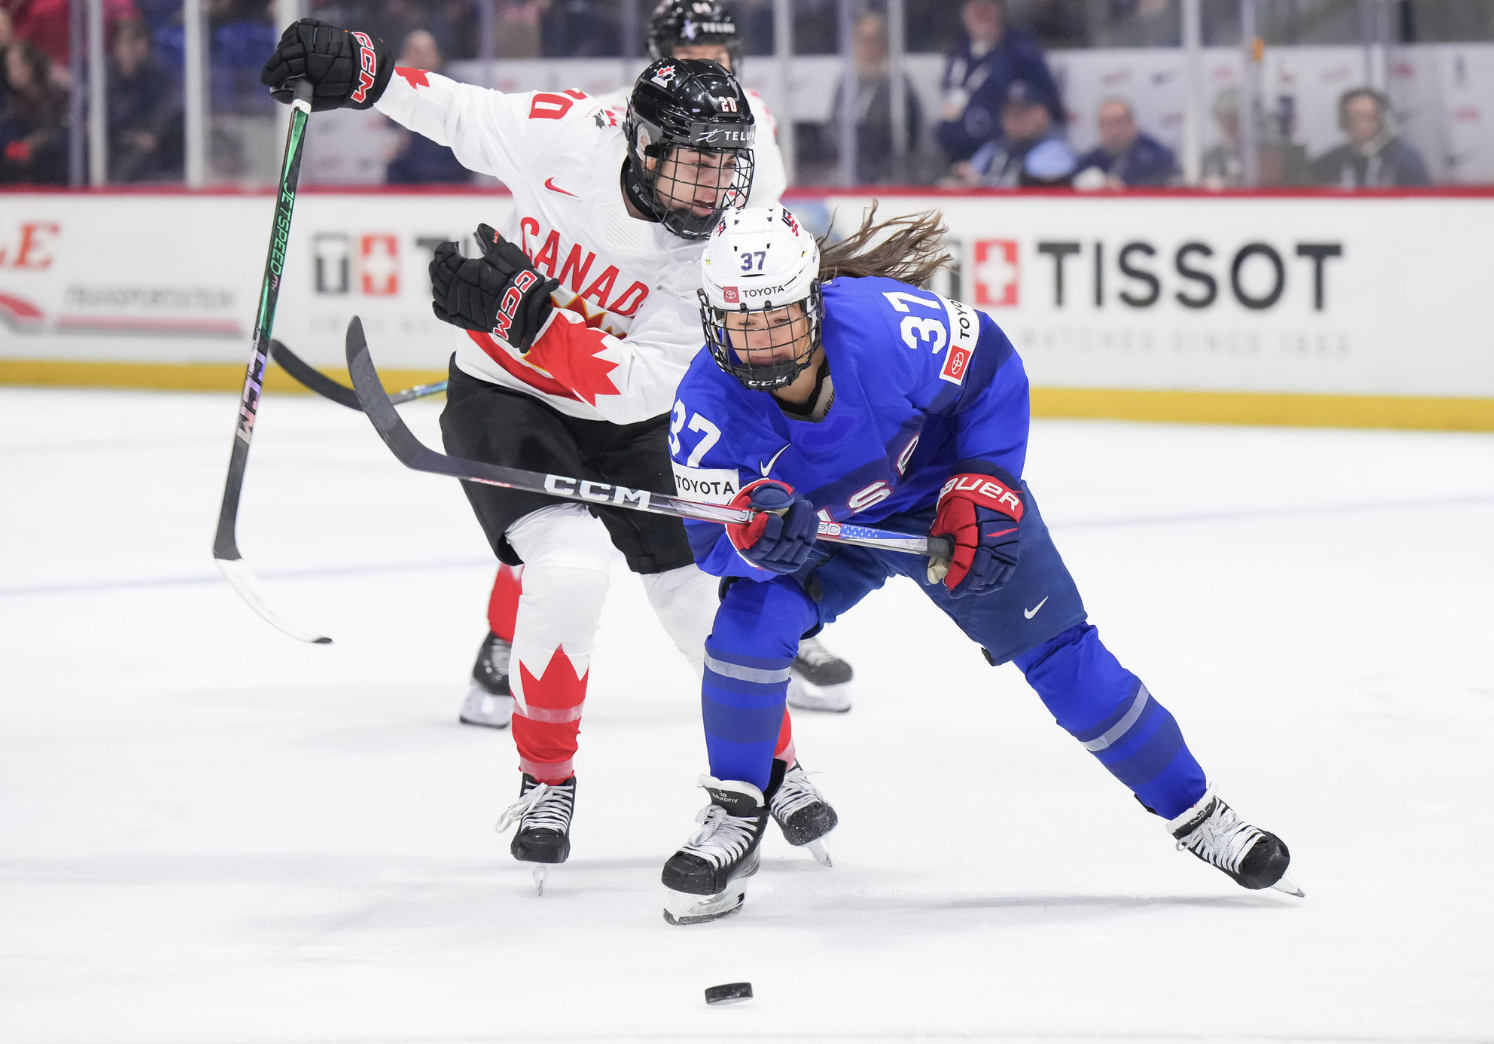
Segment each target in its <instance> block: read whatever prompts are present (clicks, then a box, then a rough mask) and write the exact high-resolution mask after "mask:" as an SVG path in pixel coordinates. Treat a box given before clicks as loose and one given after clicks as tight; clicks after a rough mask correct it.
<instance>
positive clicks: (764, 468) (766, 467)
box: [757, 443, 789, 478]
mask: <svg viewBox="0 0 1494 1044" xmlns="http://www.w3.org/2000/svg"><path fill="white" fill-rule="evenodd" d="M788 448H789V443H784V445H783V449H781V450H779V451H778V452H777V453H775V454H773V456H771V457H769V458H768V463H766V464H764V463H763V462H762V461H761V460H759V461H758V462H757V470H758V471H761V472H762V473H763V478H767V477H768V472H770V471H772V470H773V465H774V464H777V463H778V458H779V457H781V456H783V450H786V449H788Z"/></svg>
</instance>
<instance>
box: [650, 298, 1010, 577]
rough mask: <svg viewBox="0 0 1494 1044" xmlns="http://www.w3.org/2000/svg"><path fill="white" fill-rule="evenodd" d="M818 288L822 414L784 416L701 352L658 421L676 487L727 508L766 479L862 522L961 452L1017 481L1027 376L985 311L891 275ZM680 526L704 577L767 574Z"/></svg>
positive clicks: (935, 482) (826, 515)
mask: <svg viewBox="0 0 1494 1044" xmlns="http://www.w3.org/2000/svg"><path fill="white" fill-rule="evenodd" d="M823 292H824V299H825V317H824V325H823V327H822V331H823V344H824V348H825V356H826V359H827V360H828V362H829V366H830V380H831V382H832V385H833V389H834V394H835V398H834V402H833V405H832V406H831V408H830V411H829V413H828V414H826V415H825V418H824V419H823V420H822V421H819V422H817V423H816V422H814V421H810V420H807V419H805V420H800V419H797V418H794V417H791V416H790V415H788V414H786V413H784V412H783V411H782V410H780V409H779V408H778V405H777V403H776V401H775V400H774V398H773V396H772V395H771V394H770V393H768V392H760V391H751V390H749V389H748V388H746V387H744V386H743V385H742V384H741V383H740V382H739V381H738V380H737V379H736V378H735V377H732V376H731V375H730V374H728V373H726V372H724V371H723V370H722V369H721V368H720V367H719V366H717V365H716V362H715V360H714V359H712V358H711V355H710V353H709V352H708V351H702V352H701V353H700V354H699V355H697V356H696V357H695V361H694V362H693V363H692V364H691V366H690V369H689V372H688V373H686V375H685V379H684V380H683V381H682V382H681V384H680V386H679V389H678V391H677V392H676V393H675V394H676V398H675V404H674V413H673V416H672V417H671V418H670V435H669V450H670V454H671V456H672V457H673V460H674V475H675V484H676V487H677V489H678V491H679V494H680V495H681V496H684V497H689V498H691V499H695V500H704V501H709V502H711V503H718V504H719V503H726V502H727V501H729V500H731V499H732V497H734V496H735V495H736V494H737V492H738V491H739V490H740V489H741V488H742V486H743V485H745V484H747V483H749V482H752V481H754V480H755V479H759V478H764V477H767V478H773V479H777V480H778V481H780V482H786V483H787V484H788V485H790V486H792V487H793V488H794V490H795V491H796V492H798V493H801V494H803V495H804V496H805V497H807V498H808V499H809V501H810V502H811V503H812V504H814V506H815V509H816V510H817V511H818V513H819V515H820V517H821V518H823V519H826V520H827V521H833V522H846V521H852V520H854V521H855V522H858V523H863V524H866V525H875V524H877V523H878V522H880V521H882V520H884V519H886V518H889V517H890V516H893V515H900V514H906V513H909V512H915V511H919V510H921V509H924V508H928V507H931V506H932V505H933V503H934V502H935V500H936V499H937V497H938V495H939V489H940V487H941V486H942V485H943V484H944V481H945V480H946V479H947V478H949V476H950V475H951V474H953V473H955V472H956V471H958V470H960V469H959V467H958V465H959V464H961V463H962V462H965V461H987V462H989V463H992V464H996V465H998V466H1000V467H1001V468H1003V469H1005V470H1006V471H1007V472H1009V473H1010V474H1012V475H1013V476H1016V477H1019V478H1020V477H1021V474H1022V465H1023V462H1024V459H1025V457H1026V453H1027V429H1028V422H1029V412H1028V401H1027V375H1026V373H1024V372H1023V370H1022V361H1021V359H1020V358H1019V357H1018V356H1017V354H1016V352H1015V350H1014V349H1013V348H1012V345H1011V342H1010V341H1009V340H1007V337H1006V335H1005V334H1004V333H1002V332H1001V329H1000V328H999V327H998V326H997V325H996V324H995V323H994V322H992V321H991V319H990V317H989V316H986V315H984V314H982V313H980V312H977V311H976V310H975V309H973V308H970V307H968V306H966V305H964V304H961V303H960V302H958V301H951V300H948V299H946V298H943V297H940V296H939V295H938V294H935V293H933V292H931V291H928V290H920V289H918V288H917V287H914V286H910V285H909V284H907V283H900V282H898V281H897V280H895V279H885V278H881V277H864V278H841V279H835V280H832V281H830V282H829V283H826V284H825V285H824V288H823ZM685 527H686V529H687V531H688V533H689V536H690V544H691V547H692V549H693V551H694V553H695V559H696V561H697V562H698V563H699V564H700V567H701V568H702V569H704V570H705V571H706V572H708V573H713V574H715V575H717V576H751V577H756V578H759V579H767V578H769V577H771V576H772V574H771V573H768V572H766V571H764V570H760V569H758V568H757V567H755V566H753V565H750V564H749V563H748V562H747V561H746V560H745V559H743V558H742V557H741V556H739V555H738V554H737V553H736V549H735V548H733V547H732V545H731V542H730V541H729V540H728V539H727V538H726V534H725V531H724V530H723V528H722V526H721V525H719V524H717V523H709V522H686V523H685Z"/></svg>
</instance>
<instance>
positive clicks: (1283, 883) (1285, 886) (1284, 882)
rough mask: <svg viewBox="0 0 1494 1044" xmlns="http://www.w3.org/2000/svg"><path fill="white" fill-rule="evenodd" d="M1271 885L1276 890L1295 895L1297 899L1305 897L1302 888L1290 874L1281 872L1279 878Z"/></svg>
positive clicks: (1305, 894)
mask: <svg viewBox="0 0 1494 1044" xmlns="http://www.w3.org/2000/svg"><path fill="white" fill-rule="evenodd" d="M1271 887H1272V888H1274V889H1276V890H1277V891H1278V892H1285V893H1286V894H1287V895H1295V896H1296V897H1297V898H1298V899H1306V898H1307V893H1306V892H1304V891H1303V890H1302V888H1301V887H1300V886H1299V885H1298V884H1297V882H1296V881H1293V880H1292V875H1291V874H1282V875H1281V880H1280V881H1277V882H1276V883H1275V884H1274V885H1272V886H1271Z"/></svg>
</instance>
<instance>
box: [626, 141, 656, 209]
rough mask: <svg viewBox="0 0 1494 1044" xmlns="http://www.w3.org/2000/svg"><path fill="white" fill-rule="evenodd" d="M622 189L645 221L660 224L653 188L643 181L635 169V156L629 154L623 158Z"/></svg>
mask: <svg viewBox="0 0 1494 1044" xmlns="http://www.w3.org/2000/svg"><path fill="white" fill-rule="evenodd" d="M622 190H623V196H624V197H625V198H626V199H627V201H628V202H629V203H631V204H633V209H634V210H636V211H638V213H639V214H640V215H641V216H642V217H643V220H645V221H652V222H654V223H655V224H658V221H659V214H658V209H657V204H656V203H655V202H654V192H653V189H651V188H649V187H648V186H647V185H645V184H644V183H643V178H642V177H640V176H639V174H638V172H637V171H636V170H634V169H633V158H632V157H631V156H629V157H628V158H627V159H625V160H623V165H622Z"/></svg>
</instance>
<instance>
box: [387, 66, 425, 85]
mask: <svg viewBox="0 0 1494 1044" xmlns="http://www.w3.org/2000/svg"><path fill="white" fill-rule="evenodd" d="M394 75H396V76H403V77H404V78H405V82H406V83H408V84H409V85H410V86H411V87H429V86H430V85H431V81H430V79H429V78H428V77H427V76H426V75H425V70H424V69H407V68H405V67H404V66H402V65H396V66H395V67H394Z"/></svg>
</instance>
